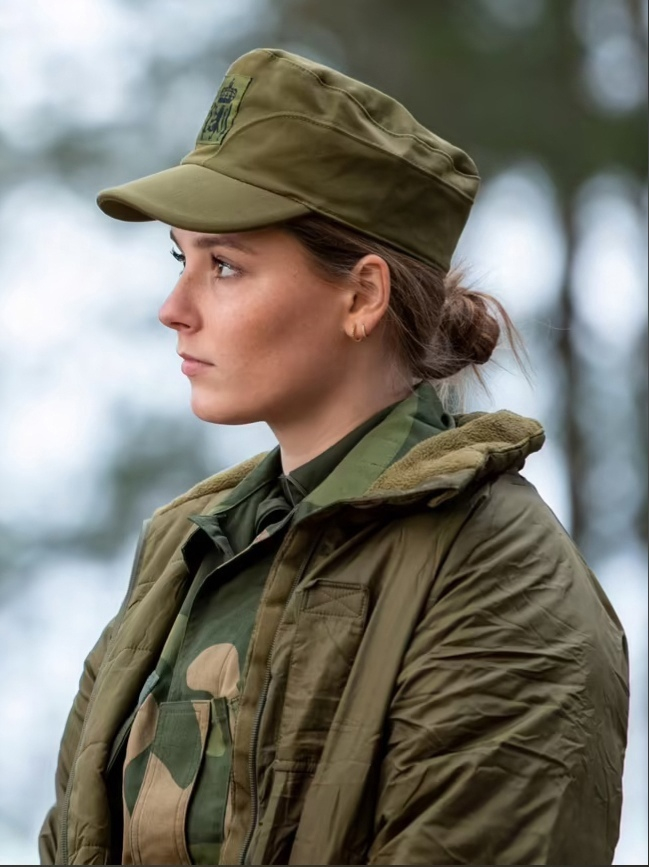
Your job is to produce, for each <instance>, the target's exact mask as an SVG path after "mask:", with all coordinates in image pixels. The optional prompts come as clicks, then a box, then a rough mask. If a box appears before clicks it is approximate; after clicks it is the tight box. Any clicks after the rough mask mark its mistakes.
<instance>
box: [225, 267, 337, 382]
mask: <svg viewBox="0 0 649 867" xmlns="http://www.w3.org/2000/svg"><path fill="white" fill-rule="evenodd" d="M334 291H335V290H334V289H332V288H331V287H325V290H324V291H323V288H322V287H311V286H309V284H308V283H307V282H306V279H305V278H302V279H301V278H300V276H299V275H296V276H294V277H292V278H288V279H287V280H286V282H283V283H279V282H278V281H273V282H272V283H269V284H268V285H264V286H263V287H261V288H260V289H258V291H255V292H254V293H250V294H249V295H245V296H244V297H242V298H240V299H239V300H238V302H237V301H236V299H235V303H232V304H230V303H227V304H223V305H221V306H220V309H218V310H215V311H214V315H213V316H212V317H211V327H210V331H211V334H212V338H213V341H214V346H215V350H216V352H217V353H218V355H219V356H221V357H222V358H223V361H224V362H225V361H226V360H227V361H228V362H229V363H231V364H236V363H237V362H239V363H241V364H242V365H245V366H251V368H252V367H254V368H256V369H257V370H259V368H261V369H262V372H263V369H264V367H266V366H270V367H272V366H274V365H276V364H282V365H286V364H288V363H290V364H295V365H296V364H306V365H310V364H311V362H312V361H313V360H315V359H316V358H321V356H322V354H323V352H325V351H326V350H327V348H328V347H331V345H332V344H333V343H335V338H336V334H337V332H338V330H339V328H337V325H336V305H335V303H334V299H333V298H332V297H331V293H332V292H334ZM327 293H329V294H327ZM242 295H243V293H242ZM318 363H320V362H318Z"/></svg>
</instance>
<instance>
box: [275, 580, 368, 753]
mask: <svg viewBox="0 0 649 867" xmlns="http://www.w3.org/2000/svg"><path fill="white" fill-rule="evenodd" d="M300 597H301V598H300V602H299V611H298V616H297V622H296V624H295V635H294V640H293V644H292V648H291V656H290V662H289V670H288V676H287V681H286V693H285V699H284V713H283V723H282V727H281V730H280V733H279V742H278V747H279V751H278V752H281V746H282V743H283V742H285V743H287V745H288V743H289V742H290V749H291V753H293V755H294V756H299V758H300V759H301V760H304V761H307V762H308V761H309V760H311V761H317V760H318V758H319V756H320V753H321V751H322V747H323V745H324V741H325V739H326V736H327V733H328V732H329V729H330V727H331V723H332V721H333V718H334V715H335V713H336V710H337V708H338V704H339V701H340V697H341V695H342V693H343V690H344V689H345V686H346V684H347V679H348V677H349V673H350V671H351V668H352V666H353V664H354V659H355V658H356V653H357V651H358V647H359V645H360V642H361V639H362V637H363V632H364V630H365V622H366V619H367V610H368V602H369V591H368V588H367V587H364V586H358V585H356V584H345V583H340V582H334V581H317V583H314V584H313V585H312V586H310V587H309V586H308V585H307V587H305V588H303V590H302V591H301V592H300Z"/></svg>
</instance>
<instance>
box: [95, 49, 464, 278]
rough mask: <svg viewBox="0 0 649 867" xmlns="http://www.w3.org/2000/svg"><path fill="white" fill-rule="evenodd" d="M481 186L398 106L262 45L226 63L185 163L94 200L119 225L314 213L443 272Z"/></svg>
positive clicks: (220, 222)
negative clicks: (216, 91)
mask: <svg viewBox="0 0 649 867" xmlns="http://www.w3.org/2000/svg"><path fill="white" fill-rule="evenodd" d="M479 182H480V181H479V177H478V173H477V169H476V166H475V163H474V162H473V161H472V160H471V159H470V157H469V156H468V155H467V154H466V153H464V151H462V150H460V149H459V148H456V147H454V146H453V145H451V144H449V143H448V142H447V141H444V140H443V139H441V138H439V136H437V135H435V134H433V133H432V132H430V130H428V129H426V128H425V127H423V126H422V125H421V124H419V123H418V122H417V121H416V120H415V119H414V117H413V116H412V115H411V114H410V112H408V111H407V110H406V109H405V108H404V107H403V106H402V105H401V104H400V103H399V102H397V101H396V100H394V99H392V98H391V97H389V96H386V95H385V94H384V93H381V92H380V91H378V90H375V89H374V88H372V87H369V86H368V85H366V84H363V83H362V82H360V81H356V80H355V79H353V78H349V77H348V76H346V75H343V74H342V73H340V72H337V71H335V70H333V69H329V68H328V67H326V66H322V65H321V64H318V63H314V62H312V61H310V60H307V59H305V58H303V57H298V56H297V55H294V54H289V53H287V52H285V51H280V50H277V49H266V48H260V49H256V50H254V51H251V52H250V53H248V54H244V55H243V56H242V57H240V58H239V59H238V60H236V61H235V62H234V63H233V64H232V66H231V67H230V69H229V70H228V72H227V73H226V76H225V78H224V80H223V83H222V85H221V88H220V90H219V92H218V94H217V96H216V99H215V100H214V103H213V104H212V107H211V108H210V111H209V113H208V115H207V118H206V120H205V123H204V124H203V127H202V129H201V131H200V133H199V135H198V139H197V141H196V146H195V148H194V150H193V151H192V152H191V153H190V154H188V155H187V156H186V157H185V158H184V159H183V160H182V162H181V164H180V165H178V166H174V167H173V168H170V169H166V170H165V171H162V172H158V173H157V174H154V175H149V176H147V177H144V178H140V179H139V180H135V181H132V182H131V183H127V184H124V185H122V186H119V187H113V188H112V189H108V190H103V191H102V192H101V193H100V194H99V196H98V199H97V201H98V204H99V207H100V208H101V209H102V210H103V211H104V212H105V213H106V214H108V215H109V216H111V217H115V218H116V219H118V220H129V221H142V220H160V221H161V222H163V223H167V224H169V225H171V226H177V227H178V228H180V229H190V230H193V231H196V232H210V233H221V232H241V231H246V230H250V229H259V228H263V227H266V226H271V225H275V224H277V223H282V222H284V221H287V220H291V219H293V218H295V217H299V216H301V215H305V214H309V213H313V212H315V213H317V214H322V215H323V216H326V217H330V218H332V219H334V220H336V221H337V222H339V223H342V224H344V225H346V226H350V227H352V228H354V229H358V230H360V231H361V232H364V233H365V234H367V235H370V236H372V237H374V238H378V239H379V240H381V241H386V242H388V243H389V244H391V245H393V246H394V247H397V248H399V249H401V250H404V251H405V252H407V253H411V254H412V255H413V256H416V257H417V258H419V259H423V260H424V261H428V262H433V263H436V264H437V265H439V266H441V267H442V268H443V269H444V270H448V268H449V267H450V261H451V256H452V254H453V251H454V249H455V246H456V244H457V241H458V238H459V237H460V233H461V232H462V229H463V227H464V224H465V222H466V219H467V217H468V215H469V211H470V209H471V205H472V203H473V200H474V198H475V195H476V192H477V189H478V185H479Z"/></svg>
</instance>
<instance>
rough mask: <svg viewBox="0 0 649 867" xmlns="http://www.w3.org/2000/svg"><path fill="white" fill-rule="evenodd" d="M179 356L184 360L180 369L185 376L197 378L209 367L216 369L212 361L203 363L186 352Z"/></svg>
mask: <svg viewBox="0 0 649 867" xmlns="http://www.w3.org/2000/svg"><path fill="white" fill-rule="evenodd" d="M178 355H180V357H181V358H182V359H183V363H182V365H181V366H180V369H181V370H182V372H183V373H184V374H185V376H197V375H198V374H199V373H201V372H202V371H204V370H207V369H208V368H209V367H214V365H213V364H212V363H211V362H210V361H203V360H202V359H200V358H195V357H194V356H193V355H188V354H187V353H186V352H179V353H178Z"/></svg>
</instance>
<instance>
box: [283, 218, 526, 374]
mask: <svg viewBox="0 0 649 867" xmlns="http://www.w3.org/2000/svg"><path fill="white" fill-rule="evenodd" d="M284 228H285V229H287V230H288V231H289V232H290V233H291V234H292V235H293V236H294V237H295V238H297V239H298V240H299V241H300V242H301V243H302V245H303V246H304V247H305V248H306V250H307V251H308V252H309V253H310V255H311V258H312V259H313V262H314V264H315V265H316V267H317V268H318V269H319V271H320V272H321V273H322V274H323V275H324V276H325V277H326V278H328V279H332V280H335V281H338V280H342V279H345V278H346V277H347V278H348V277H349V273H350V271H351V270H352V269H353V267H354V265H356V263H357V262H358V260H359V259H361V258H362V257H363V256H367V255H368V254H371V253H373V254H376V255H378V256H381V258H383V259H384V260H385V261H386V263H387V265H388V267H389V269H390V276H391V296H390V305H389V308H388V311H387V318H386V325H387V334H388V339H389V340H390V342H391V348H392V349H393V351H394V352H395V355H396V357H397V359H398V361H399V362H400V363H401V365H402V366H403V368H404V369H405V370H406V371H408V373H409V374H410V375H411V376H412V377H413V378H414V379H416V380H428V381H430V382H433V383H436V384H438V383H440V382H443V381H445V380H449V379H451V380H452V379H454V378H456V377H457V375H458V374H459V373H460V372H461V371H467V372H468V371H471V372H472V373H474V374H475V376H476V377H477V379H478V380H479V381H480V382H481V383H482V384H483V385H484V379H483V377H482V375H481V372H480V370H479V369H478V368H479V366H480V365H482V364H484V363H485V362H487V361H489V359H490V358H491V356H492V353H493V351H494V349H495V348H496V346H497V344H498V342H499V340H500V336H501V331H502V329H503V328H504V330H505V334H506V337H507V341H508V343H509V345H510V347H511V348H512V350H513V352H514V355H515V357H516V360H517V361H518V362H519V364H520V365H521V366H523V362H522V360H521V355H525V350H524V347H523V344H522V341H521V338H520V336H519V334H518V332H517V331H516V329H515V327H514V325H513V323H512V320H511V319H510V317H509V315H508V314H507V312H506V310H505V309H504V307H503V306H502V304H501V303H500V302H499V301H498V300H497V299H496V298H493V297H492V296H491V295H487V294H485V293H484V292H478V291H474V290H472V289H469V288H466V286H465V280H464V275H463V274H462V272H461V271H459V270H458V269H453V270H452V271H450V273H449V274H445V273H444V271H443V270H442V269H441V268H440V267H438V266H436V265H434V264H431V263H429V262H424V261H422V260H420V259H416V258H415V257H414V256H411V255H409V254H408V253H404V252H402V251H401V250H397V249H396V248H395V247H392V246H390V245H389V244H386V243H384V242H382V241H378V240H375V239H374V238H370V237H368V236H367V235H364V234H362V233H361V232H358V231H356V230H355V229H349V228H347V227H346V226H343V225H342V224H340V223H336V222H334V221H333V220H329V219H327V218H325V217H321V216H319V215H317V214H313V215H311V214H309V215H308V216H306V217H300V218H298V219H296V220H292V221H290V222H288V223H285V224H284ZM360 288H362V287H360ZM455 381H456V382H457V380H455Z"/></svg>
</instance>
